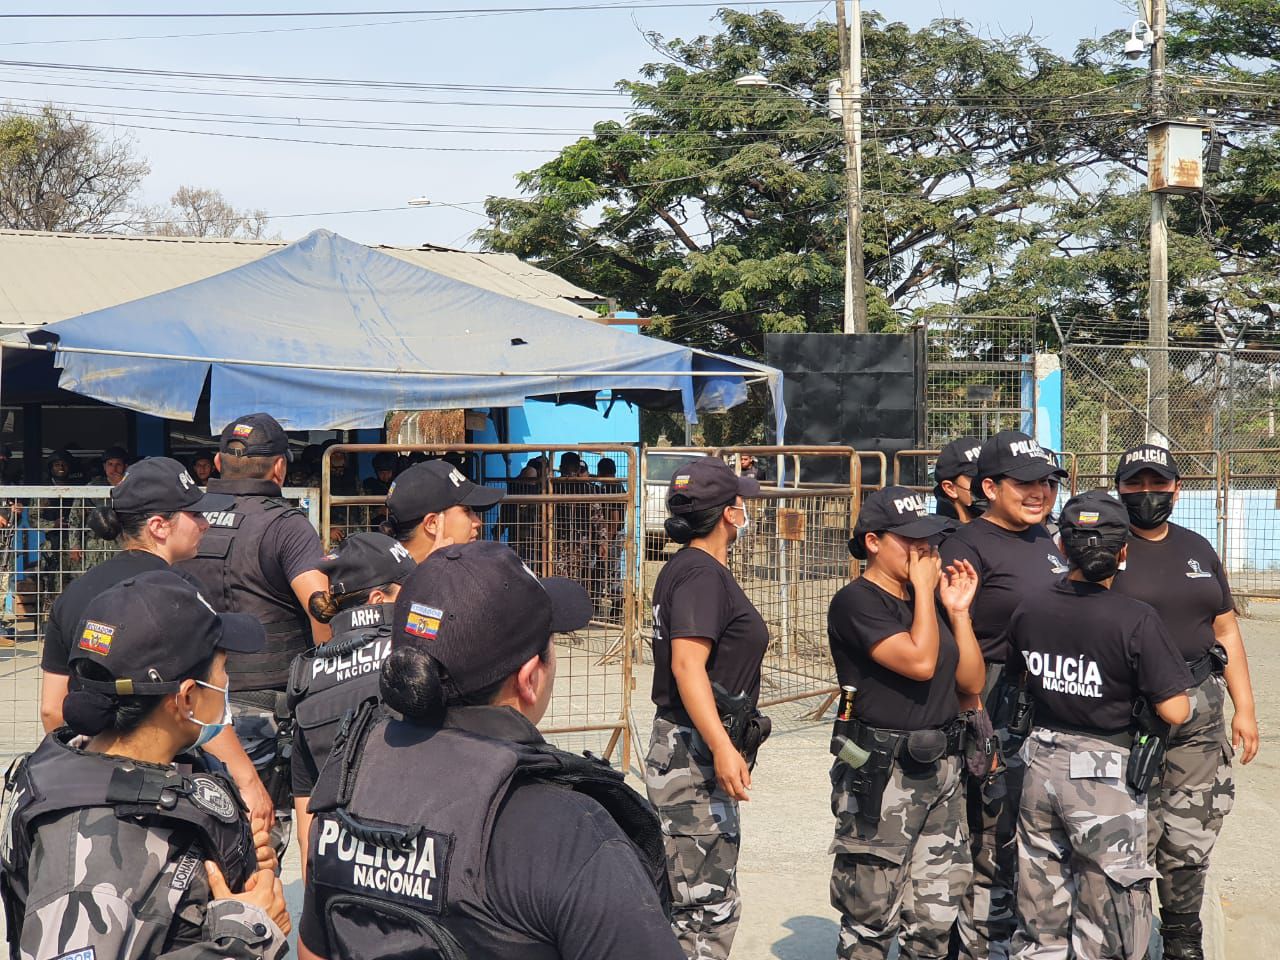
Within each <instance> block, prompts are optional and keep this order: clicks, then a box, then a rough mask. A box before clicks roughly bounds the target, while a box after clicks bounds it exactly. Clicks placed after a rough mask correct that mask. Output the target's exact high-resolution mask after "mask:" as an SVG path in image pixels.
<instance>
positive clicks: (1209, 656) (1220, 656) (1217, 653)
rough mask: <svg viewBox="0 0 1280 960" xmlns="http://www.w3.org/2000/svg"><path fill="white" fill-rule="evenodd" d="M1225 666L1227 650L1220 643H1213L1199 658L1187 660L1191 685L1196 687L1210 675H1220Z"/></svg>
mask: <svg viewBox="0 0 1280 960" xmlns="http://www.w3.org/2000/svg"><path fill="white" fill-rule="evenodd" d="M1226 666H1227V651H1226V649H1225V648H1224V647H1223V646H1222V644H1220V643H1215V644H1214V645H1213V646H1212V647H1210V648H1209V650H1208V652H1207V653H1205V655H1204V656H1203V657H1201V658H1200V659H1199V660H1188V661H1187V669H1188V670H1190V671H1191V686H1193V687H1198V686H1200V684H1202V683H1204V682H1205V681H1206V680H1208V679H1209V677H1210V676H1214V675H1216V676H1219V677H1220V676H1222V671H1223V670H1224V669H1225V668H1226Z"/></svg>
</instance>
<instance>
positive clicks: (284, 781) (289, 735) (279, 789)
mask: <svg viewBox="0 0 1280 960" xmlns="http://www.w3.org/2000/svg"><path fill="white" fill-rule="evenodd" d="M275 712H276V756H275V759H274V760H273V761H272V762H271V768H270V770H269V772H268V774H267V782H266V783H264V784H263V786H264V787H266V790H267V793H269V794H270V795H271V802H272V803H273V804H275V807H276V809H277V810H291V809H292V808H293V772H292V769H291V767H292V758H293V711H292V710H290V709H289V695H288V694H287V693H286V692H283V691H277V692H276V705H275Z"/></svg>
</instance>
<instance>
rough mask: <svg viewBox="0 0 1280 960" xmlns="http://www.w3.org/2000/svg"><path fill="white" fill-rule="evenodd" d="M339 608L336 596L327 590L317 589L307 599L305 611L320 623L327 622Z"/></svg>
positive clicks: (336, 613)
mask: <svg viewBox="0 0 1280 960" xmlns="http://www.w3.org/2000/svg"><path fill="white" fill-rule="evenodd" d="M339 610H341V607H339V606H338V601H337V598H335V597H334V595H333V594H332V593H330V592H329V591H328V590H317V591H316V592H315V593H313V594H311V598H310V599H309V600H308V601H307V612H308V613H310V614H311V616H313V617H315V618H316V619H317V620H319V621H320V622H321V623H328V622H329V621H330V620H332V619H333V618H334V617H336V616H337V615H338V611H339Z"/></svg>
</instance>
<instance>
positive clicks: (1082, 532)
mask: <svg viewBox="0 0 1280 960" xmlns="http://www.w3.org/2000/svg"><path fill="white" fill-rule="evenodd" d="M1058 529H1059V530H1060V531H1061V532H1062V538H1063V541H1064V542H1066V541H1067V540H1077V539H1081V538H1085V537H1098V538H1099V539H1100V540H1101V541H1103V542H1106V543H1124V542H1125V540H1127V539H1128V537H1129V511H1128V510H1126V509H1125V506H1124V504H1122V503H1121V502H1120V501H1119V500H1117V499H1116V498H1115V497H1112V496H1111V495H1109V494H1108V493H1107V491H1105V490H1086V491H1085V492H1084V493H1081V494H1077V495H1076V496H1074V497H1072V498H1071V499H1070V500H1068V501H1067V505H1066V506H1065V507H1063V508H1062V513H1061V515H1060V516H1059V517H1058Z"/></svg>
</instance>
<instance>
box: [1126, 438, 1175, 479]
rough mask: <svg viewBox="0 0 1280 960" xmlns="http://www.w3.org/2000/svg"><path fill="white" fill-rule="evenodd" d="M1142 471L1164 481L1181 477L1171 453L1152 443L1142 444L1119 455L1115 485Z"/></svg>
mask: <svg viewBox="0 0 1280 960" xmlns="http://www.w3.org/2000/svg"><path fill="white" fill-rule="evenodd" d="M1143 470H1150V471H1151V472H1152V473H1157V474H1159V475H1160V476H1162V477H1164V478H1165V479H1166V480H1177V479H1178V477H1180V476H1181V474H1180V473H1178V464H1177V462H1176V461H1175V460H1174V459H1173V454H1172V453H1170V452H1169V451H1168V450H1167V449H1165V448H1164V447H1161V446H1157V445H1156V444H1154V443H1144V444H1143V445H1142V446H1140V447H1134V448H1133V449H1131V450H1126V451H1125V452H1124V453H1122V454H1121V455H1120V462H1119V463H1117V464H1116V483H1117V484H1118V483H1119V482H1120V481H1121V480H1128V479H1129V478H1130V477H1132V476H1134V475H1136V474H1139V473H1141V472H1142V471H1143Z"/></svg>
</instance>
